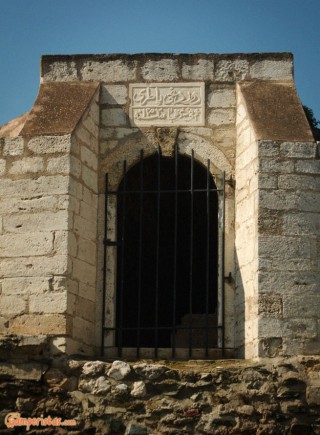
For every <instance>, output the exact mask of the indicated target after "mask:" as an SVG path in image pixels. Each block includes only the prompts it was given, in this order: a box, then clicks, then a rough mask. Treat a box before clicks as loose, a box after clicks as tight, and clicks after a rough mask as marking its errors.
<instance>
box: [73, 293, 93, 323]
mask: <svg viewBox="0 0 320 435" xmlns="http://www.w3.org/2000/svg"><path fill="white" fill-rule="evenodd" d="M75 315H76V316H77V317H80V318H82V319H85V320H88V321H90V322H95V316H96V305H95V303H94V302H92V301H91V300H90V299H87V298H82V297H80V296H77V298H76V301H75Z"/></svg>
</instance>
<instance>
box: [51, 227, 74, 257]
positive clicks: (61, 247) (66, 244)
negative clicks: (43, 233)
mask: <svg viewBox="0 0 320 435" xmlns="http://www.w3.org/2000/svg"><path fill="white" fill-rule="evenodd" d="M77 251H78V241H77V239H76V236H75V235H74V234H73V232H71V231H55V238H54V252H56V253H59V254H62V253H64V254H68V255H71V257H76V255H77Z"/></svg>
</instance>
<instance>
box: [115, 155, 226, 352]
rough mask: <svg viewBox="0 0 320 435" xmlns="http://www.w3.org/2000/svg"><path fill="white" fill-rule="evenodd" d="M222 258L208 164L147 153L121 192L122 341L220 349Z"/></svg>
mask: <svg viewBox="0 0 320 435" xmlns="http://www.w3.org/2000/svg"><path fill="white" fill-rule="evenodd" d="M217 263H218V193H217V188H216V185H215V183H214V180H213V177H212V176H211V174H210V170H209V162H208V167H207V168H205V167H204V166H203V165H202V164H200V163H198V162H197V161H196V160H195V159H194V158H193V155H192V157H191V158H190V157H187V156H182V155H179V154H178V152H177V151H176V153H175V157H174V158H171V157H163V156H162V155H161V152H160V150H159V152H158V154H155V155H152V156H151V157H147V158H143V155H142V154H141V159H140V162H139V163H137V164H136V165H135V166H133V167H132V168H130V169H129V170H128V171H127V172H125V175H124V177H123V179H122V181H121V183H120V186H119V189H118V194H117V280H116V281H117V285H116V328H115V329H116V344H117V346H118V347H125V348H127V347H129V348H131V347H134V348H149V347H152V348H155V349H158V348H172V349H173V353H174V350H175V349H176V348H181V347H183V348H190V349H192V348H199V347H200V348H207V349H208V348H214V347H216V345H217V314H216V312H217V302H218V301H217V294H218V292H217V268H218V267H217Z"/></svg>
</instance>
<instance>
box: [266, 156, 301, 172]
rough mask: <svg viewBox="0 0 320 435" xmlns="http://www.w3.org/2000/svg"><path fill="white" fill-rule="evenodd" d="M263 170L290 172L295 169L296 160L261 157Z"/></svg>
mask: <svg viewBox="0 0 320 435" xmlns="http://www.w3.org/2000/svg"><path fill="white" fill-rule="evenodd" d="M259 166H260V171H261V172H276V173H281V174H284V173H290V172H293V171H294V162H293V161H290V160H277V159H271V158H270V159H267V158H264V159H260V165H259Z"/></svg>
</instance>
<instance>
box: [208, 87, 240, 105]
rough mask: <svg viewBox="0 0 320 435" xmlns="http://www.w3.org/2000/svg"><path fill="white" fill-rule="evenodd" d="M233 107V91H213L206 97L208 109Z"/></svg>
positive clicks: (234, 97) (234, 98) (234, 92)
mask: <svg viewBox="0 0 320 435" xmlns="http://www.w3.org/2000/svg"><path fill="white" fill-rule="evenodd" d="M235 105H236V91H235V89H215V90H213V91H212V92H211V93H210V94H209V96H208V106H209V107H234V106H235Z"/></svg>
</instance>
